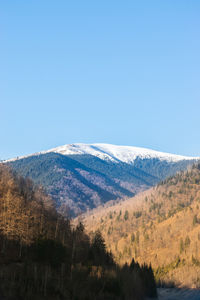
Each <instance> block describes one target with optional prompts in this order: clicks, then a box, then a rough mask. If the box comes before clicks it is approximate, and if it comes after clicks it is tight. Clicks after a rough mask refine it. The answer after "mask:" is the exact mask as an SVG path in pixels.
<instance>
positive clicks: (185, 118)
mask: <svg viewBox="0 0 200 300" xmlns="http://www.w3.org/2000/svg"><path fill="white" fill-rule="evenodd" d="M0 141H1V142H0V158H1V159H5V158H10V157H15V156H19V155H23V154H28V153H33V152H36V151H40V150H45V149H49V148H51V147H55V146H59V145H63V144H68V143H74V142H83V143H84V142H85V143H94V142H104V143H113V144H121V145H134V146H141V147H148V148H153V149H157V150H161V151H166V152H172V153H178V154H184V155H200V1H199V0H196V1H194V0H190V1H188V0H167V1H161V0H157V1H156V0H151V1H149V0H146V1H142V0H137V1H133V0H132V1H126V0H125V1H117V0H109V1H108V0H101V1H94V0H91V1H87V0H84V1H83V0H80V1H66V0H59V1H55V0H54V1H51V0H42V1H41V0H29V1H27V0H23V1H22V0H18V1H14V0H9V1H8V0H2V1H0Z"/></svg>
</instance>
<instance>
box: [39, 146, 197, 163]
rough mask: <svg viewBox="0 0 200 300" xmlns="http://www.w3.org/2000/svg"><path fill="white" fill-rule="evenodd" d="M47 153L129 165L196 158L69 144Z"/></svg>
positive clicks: (112, 147)
mask: <svg viewBox="0 0 200 300" xmlns="http://www.w3.org/2000/svg"><path fill="white" fill-rule="evenodd" d="M47 152H55V153H60V154H63V155H76V154H77V155H78V154H79V155H83V154H89V155H93V156H96V157H98V158H100V159H103V160H111V161H113V162H124V163H127V164H132V163H134V161H135V159H137V158H141V159H152V158H158V159H160V160H166V161H169V162H177V161H180V160H193V159H196V157H187V156H181V155H175V154H170V153H164V152H159V151H154V150H150V149H146V148H139V147H132V146H118V145H111V144H69V145H64V146H61V147H57V148H54V149H51V150H48V151H46V152H43V153H47Z"/></svg>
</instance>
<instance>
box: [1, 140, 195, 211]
mask: <svg viewBox="0 0 200 300" xmlns="http://www.w3.org/2000/svg"><path fill="white" fill-rule="evenodd" d="M196 160H197V158H192V157H184V156H179V155H173V154H168V153H162V152H158V151H153V150H149V149H144V148H137V147H130V146H116V145H109V144H90V145H87V144H71V145H65V146H61V147H58V148H54V149H50V150H48V151H43V152H40V153H36V154H33V155H29V156H26V157H19V158H16V159H11V160H9V161H6V162H5V163H7V164H9V165H11V166H12V167H13V168H14V169H15V170H16V171H17V172H19V173H20V174H21V175H22V176H24V177H30V178H31V179H32V180H33V181H34V182H35V183H36V184H41V185H43V186H44V187H45V188H46V190H47V192H48V194H49V195H51V197H52V198H53V199H54V200H56V203H57V208H58V209H59V210H60V211H61V212H66V211H67V210H70V213H71V215H77V214H79V213H81V212H84V211H87V210H88V209H93V208H95V207H98V206H99V205H102V204H104V203H106V202H108V201H110V200H118V199H124V198H129V197H132V196H134V195H135V194H137V193H138V192H141V191H144V190H146V189H148V188H150V187H152V186H154V185H155V184H156V183H158V182H159V181H160V180H162V179H164V178H166V177H167V176H169V175H173V174H175V173H176V172H177V171H179V170H184V169H186V168H187V167H188V166H189V165H191V164H192V163H194V162H195V161H196Z"/></svg>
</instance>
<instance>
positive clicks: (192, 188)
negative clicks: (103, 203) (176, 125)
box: [82, 164, 200, 288]
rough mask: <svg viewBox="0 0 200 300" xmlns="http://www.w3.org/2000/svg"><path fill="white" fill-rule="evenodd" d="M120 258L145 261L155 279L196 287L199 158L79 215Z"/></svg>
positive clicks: (199, 268)
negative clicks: (121, 199) (126, 196)
mask: <svg viewBox="0 0 200 300" xmlns="http://www.w3.org/2000/svg"><path fill="white" fill-rule="evenodd" d="M82 219H83V222H84V224H85V226H86V229H87V231H88V232H93V231H95V230H97V229H99V230H100V231H101V232H102V234H103V236H104V238H105V241H106V245H107V247H108V249H109V250H111V251H112V253H113V254H114V257H115V259H116V261H117V262H118V263H120V264H123V263H125V262H130V260H131V259H132V257H134V258H135V259H136V260H137V261H139V262H140V263H142V262H147V263H151V264H152V267H153V269H154V273H155V275H156V277H157V279H158V281H160V282H164V281H165V282H168V283H172V282H173V283H174V284H176V285H179V286H188V287H197V288H199V287H200V251H199V249H200V164H197V165H195V166H194V167H193V168H191V169H190V170H188V171H185V172H180V173H178V174H177V175H175V176H173V177H170V178H168V179H166V180H165V181H163V182H161V183H160V184H159V185H157V186H156V187H154V188H152V189H150V190H148V191H146V192H144V193H141V194H140V195H137V196H136V197H134V198H131V199H128V200H126V201H124V202H120V203H118V204H116V205H113V206H110V207H102V208H100V209H96V210H94V211H93V212H91V213H89V214H87V215H85V216H83V217H82Z"/></svg>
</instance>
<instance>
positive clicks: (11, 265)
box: [0, 164, 157, 300]
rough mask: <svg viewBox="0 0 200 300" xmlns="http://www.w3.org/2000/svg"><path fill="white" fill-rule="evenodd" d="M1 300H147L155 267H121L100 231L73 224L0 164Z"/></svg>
mask: <svg viewBox="0 0 200 300" xmlns="http://www.w3.org/2000/svg"><path fill="white" fill-rule="evenodd" d="M0 249H1V251H0V270H1V272H0V278H1V288H0V299H4V300H11V299H26V300H36V299H37V300H38V299H48V300H63V299H69V300H71V299H77V300H84V299H85V300H86V299H87V300H93V299H99V300H100V299H113V300H120V299H123V300H129V299H130V298H131V299H135V300H144V299H145V298H146V296H156V294H157V292H156V285H155V279H154V275H153V272H152V268H151V267H150V266H147V265H143V266H140V265H139V264H138V263H136V262H134V261H132V263H131V264H130V266H128V265H126V266H124V267H120V266H118V265H117V264H116V263H115V262H114V260H113V257H112V253H110V252H108V251H107V249H106V246H105V242H104V240H103V238H102V236H101V234H100V233H99V232H96V233H95V234H94V236H93V237H92V238H91V239H90V237H89V236H88V235H87V234H86V232H85V230H84V227H83V225H82V224H81V223H80V224H78V225H77V226H76V227H73V228H72V226H71V223H70V221H69V220H68V219H66V218H64V217H63V216H61V215H60V214H58V213H57V211H56V209H55V207H54V203H53V201H52V199H51V198H50V197H49V196H47V195H46V194H45V193H44V192H43V190H42V188H41V187H37V186H35V185H34V184H33V183H32V181H30V180H29V179H24V178H23V177H21V176H19V175H18V174H16V173H15V172H13V171H12V170H11V169H10V168H8V167H7V166H5V165H3V164H0Z"/></svg>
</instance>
